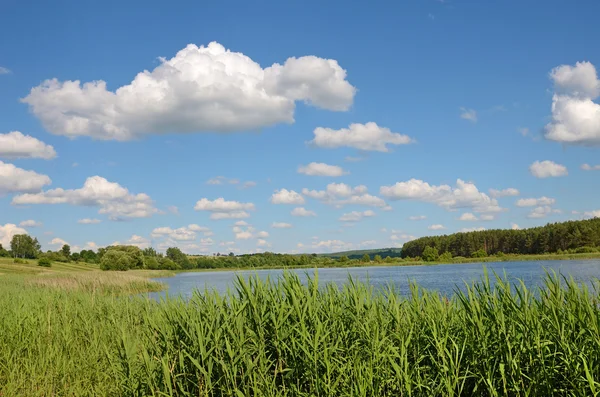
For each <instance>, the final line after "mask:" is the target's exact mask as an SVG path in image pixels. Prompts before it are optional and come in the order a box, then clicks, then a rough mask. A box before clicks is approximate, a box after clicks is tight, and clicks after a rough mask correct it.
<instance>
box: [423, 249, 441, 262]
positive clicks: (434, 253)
mask: <svg viewBox="0 0 600 397" xmlns="http://www.w3.org/2000/svg"><path fill="white" fill-rule="evenodd" d="M439 258H440V254H439V253H438V249H437V248H435V247H429V246H428V247H425V249H424V250H423V260H424V261H425V262H434V261H437V260H438V259H439Z"/></svg>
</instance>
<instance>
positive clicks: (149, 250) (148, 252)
mask: <svg viewBox="0 0 600 397" xmlns="http://www.w3.org/2000/svg"><path fill="white" fill-rule="evenodd" d="M142 253H143V254H144V256H145V257H156V256H158V253H157V252H156V250H155V249H154V248H152V247H148V248H144V250H143V251H142Z"/></svg>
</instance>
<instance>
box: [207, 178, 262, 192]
mask: <svg viewBox="0 0 600 397" xmlns="http://www.w3.org/2000/svg"><path fill="white" fill-rule="evenodd" d="M206 184H207V185H224V184H229V185H238V184H240V180H239V179H235V178H225V177H224V176H216V177H214V178H211V179H209V180H208V181H206ZM252 186H256V182H253V181H248V182H244V183H243V184H242V186H241V187H240V188H241V189H246V188H249V187H252Z"/></svg>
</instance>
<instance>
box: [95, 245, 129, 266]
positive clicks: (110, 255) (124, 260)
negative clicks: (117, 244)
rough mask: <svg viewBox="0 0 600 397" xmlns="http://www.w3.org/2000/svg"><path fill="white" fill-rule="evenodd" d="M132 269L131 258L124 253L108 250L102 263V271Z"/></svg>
mask: <svg viewBox="0 0 600 397" xmlns="http://www.w3.org/2000/svg"><path fill="white" fill-rule="evenodd" d="M130 268H131V258H130V257H129V255H127V253H125V252H123V251H117V250H108V251H107V252H106V253H105V254H104V256H103V257H102V260H101V261H100V269H102V270H128V269H130Z"/></svg>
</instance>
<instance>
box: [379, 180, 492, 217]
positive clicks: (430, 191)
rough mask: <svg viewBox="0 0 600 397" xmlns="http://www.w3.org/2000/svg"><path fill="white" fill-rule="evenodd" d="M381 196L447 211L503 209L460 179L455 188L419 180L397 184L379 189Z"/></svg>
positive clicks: (490, 210)
mask: <svg viewBox="0 0 600 397" xmlns="http://www.w3.org/2000/svg"><path fill="white" fill-rule="evenodd" d="M379 191H380V193H381V195H382V196H384V197H387V198H389V199H390V200H416V201H423V202H428V203H434V204H436V205H439V206H440V207H443V208H445V209H447V210H458V209H461V208H470V209H472V210H473V211H474V212H500V211H502V210H503V209H502V208H501V207H500V206H499V205H498V201H497V200H496V199H493V198H490V197H489V196H488V195H487V194H485V193H483V192H480V191H479V190H478V189H477V186H475V184H473V183H471V182H465V181H463V180H461V179H458V180H457V181H456V187H454V188H452V187H451V186H449V185H439V186H436V185H430V184H429V183H427V182H424V181H422V180H419V179H411V180H409V181H406V182H397V183H396V184H395V185H392V186H382V187H381V188H380V190H379Z"/></svg>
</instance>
